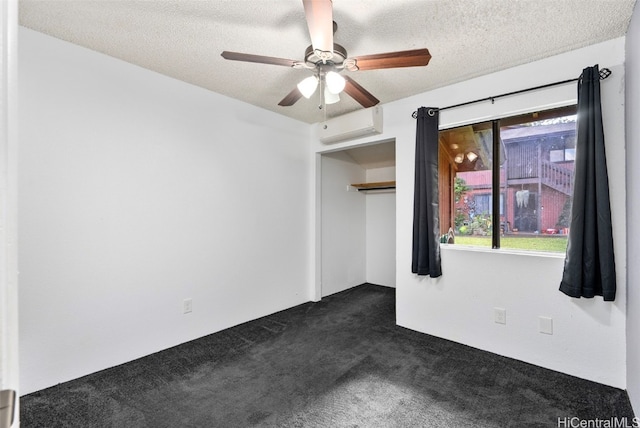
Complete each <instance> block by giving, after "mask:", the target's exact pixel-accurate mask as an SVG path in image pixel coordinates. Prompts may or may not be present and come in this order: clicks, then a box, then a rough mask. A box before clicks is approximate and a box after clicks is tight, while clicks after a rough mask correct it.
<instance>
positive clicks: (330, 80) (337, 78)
mask: <svg viewBox="0 0 640 428" xmlns="http://www.w3.org/2000/svg"><path fill="white" fill-rule="evenodd" d="M325 82H327V89H328V90H329V92H331V93H332V94H336V95H337V94H339V93H340V92H342V91H343V90H344V87H345V85H346V83H347V82H346V80H345V79H344V77H342V76H341V75H339V74H338V73H336V72H335V71H330V72H328V73H327V75H326V76H325Z"/></svg>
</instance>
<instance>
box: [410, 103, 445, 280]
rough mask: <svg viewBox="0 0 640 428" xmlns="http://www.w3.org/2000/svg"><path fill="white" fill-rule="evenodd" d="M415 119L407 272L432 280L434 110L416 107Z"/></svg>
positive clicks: (435, 249) (435, 245)
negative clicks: (414, 159) (410, 252)
mask: <svg viewBox="0 0 640 428" xmlns="http://www.w3.org/2000/svg"><path fill="white" fill-rule="evenodd" d="M416 119H417V125H416V169H415V188H414V197H413V260H412V263H411V271H412V272H413V273H415V274H418V275H429V276H431V277H432V278H436V277H438V276H441V275H442V269H441V267H440V225H439V219H438V215H439V210H438V121H439V112H438V109H437V108H428V107H420V108H419V109H418V111H417V117H416Z"/></svg>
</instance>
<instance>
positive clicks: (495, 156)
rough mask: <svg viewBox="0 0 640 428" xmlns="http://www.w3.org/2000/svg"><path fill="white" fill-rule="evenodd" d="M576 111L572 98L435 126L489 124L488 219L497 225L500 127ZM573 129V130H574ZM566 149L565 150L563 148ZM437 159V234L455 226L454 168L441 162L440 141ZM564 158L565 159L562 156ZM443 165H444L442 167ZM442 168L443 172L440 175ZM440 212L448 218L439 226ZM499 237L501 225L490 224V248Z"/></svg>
mask: <svg viewBox="0 0 640 428" xmlns="http://www.w3.org/2000/svg"><path fill="white" fill-rule="evenodd" d="M576 114H577V103H576V102H575V100H574V101H573V102H572V103H570V104H567V105H563V106H560V107H550V108H544V109H539V110H533V109H532V110H530V111H529V112H526V113H520V114H516V115H505V116H497V117H494V118H492V119H486V120H478V121H470V122H466V123H465V124H461V123H457V124H451V125H450V126H445V127H442V128H440V129H439V131H438V132H439V134H440V133H442V132H445V131H449V130H452V129H456V128H460V127H463V126H476V125H482V124H486V126H487V127H489V126H490V127H491V130H492V145H491V148H492V153H491V158H492V163H491V177H492V178H491V192H490V193H491V201H492V212H491V222H492V224H494V225H501V213H500V209H501V201H502V200H501V197H502V189H501V181H500V160H501V159H500V156H501V145H502V142H501V138H500V129H501V128H503V127H507V126H511V125H517V124H523V123H528V122H536V121H543V120H546V119H553V118H559V117H564V116H571V115H576ZM576 131H577V130H576ZM564 150H565V152H566V149H564ZM573 150H574V155H575V148H574V149H573ZM439 152H440V154H439V160H440V165H439V167H438V174H439V178H438V181H439V190H440V198H439V201H440V202H441V203H442V202H443V201H444V204H443V205H448V206H449V207H448V208H447V207H442V206H441V207H440V210H439V214H440V219H441V220H440V225H441V226H440V227H441V233H443V234H444V233H447V231H448V229H449V228H451V227H453V226H454V225H455V213H456V211H455V207H454V204H455V195H454V180H455V175H456V174H455V171H453V170H452V167H451V164H450V163H449V162H447V165H443V160H446V159H448V156H447V155H446V153H444V154H443V152H445V150H443V147H442V144H440V148H439ZM565 157H566V154H565ZM565 160H566V158H565ZM443 166H444V167H445V168H444V169H445V170H446V171H445V170H443ZM443 171H444V172H445V173H444V174H443ZM443 176H447V177H448V181H449V183H448V185H444V183H443V181H444V180H443ZM443 190H446V193H447V195H446V196H445V198H444V199H443V196H442V192H443ZM505 198H506V195H505ZM443 212H448V213H449V216H448V217H449V220H448V221H447V223H446V225H444V226H443V222H442V217H443ZM443 229H447V230H445V231H443ZM500 236H501V227H500V226H499V227H493V228H492V230H491V249H494V250H495V249H500ZM519 251H524V252H527V253H532V254H536V253H537V252H536V251H534V250H519Z"/></svg>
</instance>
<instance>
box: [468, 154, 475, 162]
mask: <svg viewBox="0 0 640 428" xmlns="http://www.w3.org/2000/svg"><path fill="white" fill-rule="evenodd" d="M467 159H469V162H473V161H475V160H476V159H478V155H477V154H475V153H474V152H469V153H467Z"/></svg>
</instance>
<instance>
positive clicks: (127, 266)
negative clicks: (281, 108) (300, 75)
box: [19, 28, 312, 394]
mask: <svg viewBox="0 0 640 428" xmlns="http://www.w3.org/2000/svg"><path fill="white" fill-rule="evenodd" d="M19 36H20V57H19V61H20V64H19V65H20V76H19V77H20V157H19V170H20V177H19V178H20V185H19V186H20V187H19V193H20V195H19V216H20V226H21V232H20V235H19V248H20V254H19V257H20V266H19V267H20V296H19V297H20V364H21V366H22V379H21V386H22V390H21V393H22V394H26V393H29V392H32V391H35V390H39V389H41V388H45V387H48V386H51V385H54V384H56V383H59V382H63V381H67V380H70V379H73V378H76V377H79V376H82V375H85V374H88V373H92V372H95V371H98V370H101V369H104V368H107V367H110V366H114V365H117V364H120V363H123V362H126V361H130V360H132V359H135V358H138V357H141V356H144V355H148V354H150V353H153V352H156V351H159V350H162V349H165V348H168V347H171V346H174V345H176V344H179V343H182V342H186V341H189V340H192V339H194V338H197V337H201V336H203V335H207V334H209V333H212V332H216V331H219V330H221V329H224V328H227V327H230V326H233V325H236V324H239V323H242V322H245V321H248V320H251V319H255V318H257V317H260V316H264V315H267V314H270V313H273V312H276V311H279V310H282V309H285V308H288V307H291V306H294V305H297V304H300V303H303V302H305V301H308V300H309V299H310V298H311V297H312V296H311V294H310V289H309V287H308V280H309V278H310V275H309V262H310V258H309V255H308V254H309V246H310V243H311V239H310V233H309V224H308V223H309V218H311V215H310V211H309V209H310V203H309V201H310V199H309V195H308V193H309V189H310V188H311V187H312V183H311V182H310V176H309V170H310V169H311V166H310V162H309V156H308V150H309V149H308V140H309V126H308V125H307V124H304V123H301V122H297V121H293V120H291V119H288V118H285V117H284V116H281V115H277V114H274V113H271V112H267V111H265V110H262V109H258V108H256V107H252V106H249V105H247V104H244V103H242V102H239V101H235V100H232V99H229V98H226V97H223V96H221V95H218V94H215V93H212V92H209V91H206V90H203V89H201V88H198V87H194V86H191V85H188V84H185V83H183V82H179V81H176V80H173V79H170V78H168V77H165V76H162V75H159V74H156V73H152V72H149V71H147V70H144V69H142V68H139V67H136V66H133V65H130V64H127V63H124V62H122V61H119V60H116V59H113V58H110V57H107V56H105V55H101V54H99V53H96V52H92V51H89V50H86V49H83V48H80V47H77V46H74V45H71V44H68V43H66V42H62V41H60V40H57V39H53V38H51V37H48V36H45V35H43V34H40V33H36V32H33V31H31V30H28V29H24V28H21V29H20V34H19ZM185 298H192V299H193V312H192V313H191V314H187V315H184V314H183V313H182V303H183V299H185Z"/></svg>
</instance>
